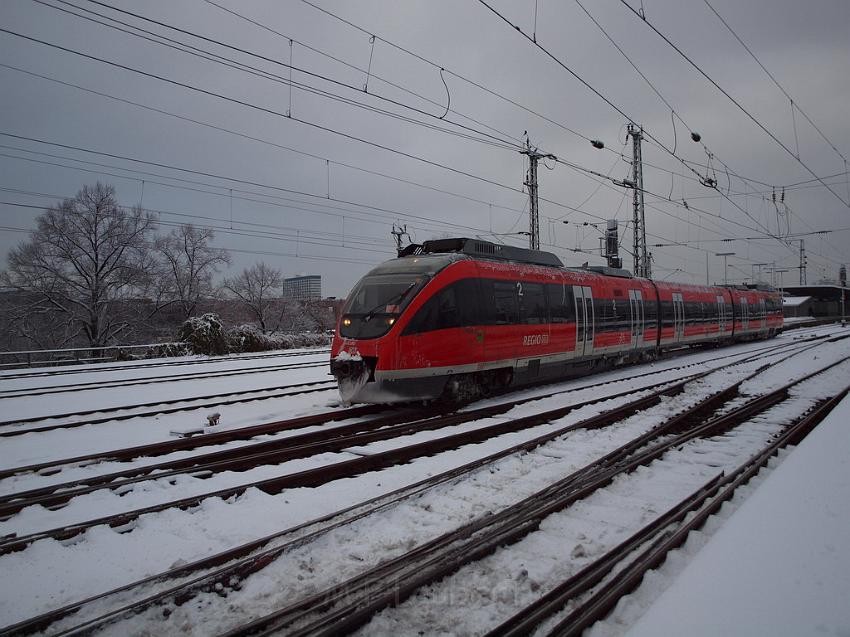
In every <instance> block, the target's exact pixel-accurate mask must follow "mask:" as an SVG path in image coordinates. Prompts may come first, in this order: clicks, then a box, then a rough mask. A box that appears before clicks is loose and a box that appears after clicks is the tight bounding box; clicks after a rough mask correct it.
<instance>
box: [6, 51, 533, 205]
mask: <svg viewBox="0 0 850 637" xmlns="http://www.w3.org/2000/svg"><path fill="white" fill-rule="evenodd" d="M0 68H6V69H10V70H13V71H17V72H19V73H24V74H26V75H30V76H32V77H36V78H39V79H42V80H46V81H49V82H54V83H56V84H60V85H62V86H66V87H69V88H74V89H77V90H80V91H84V92H86V93H90V94H93V95H97V96H99V97H104V98H107V99H110V100H114V101H117V102H121V103H124V104H128V105H131V106H135V107H138V108H142V109H145V110H148V111H151V112H154V113H158V114H161V115H167V116H169V117H173V118H175V119H178V120H182V121H186V122H189V123H192V124H196V125H199V126H204V127H207V128H210V129H213V130H217V131H220V132H223V133H228V134H230V135H235V136H237V137H241V138H243V139H248V140H250V141H254V142H258V143H261V144H265V145H267V146H271V147H273V148H278V149H281V150H286V151H289V152H291V153H296V154H299V155H303V156H305V157H310V158H313V159H316V160H321V161H322V162H328V163H330V164H331V165H334V166H340V167H343V168H348V169H350V170H355V171H358V172H362V173H365V174H369V175H374V176H377V177H382V178H384V179H390V180H392V181H396V182H399V183H404V184H408V185H411V186H416V187H418V188H423V189H426V190H431V191H433V192H438V193H441V194H445V195H450V196H452V197H456V198H458V199H463V200H466V201H471V202H475V203H480V204H482V205H486V206H493V207H496V208H502V209H505V210H510V211H513V212H517V210H516V209H515V208H510V207H508V206H503V205H501V204H497V203H494V202H491V201H485V200H483V199H477V198H475V197H470V196H469V195H464V194H461V193H457V192H452V191H450V190H446V189H443V188H437V187H436V186H430V185H427V184H422V183H419V182H416V181H412V180H410V179H404V178H401V177H397V176H394V175H389V174H387V173H382V172H379V171H376V170H370V169H368V168H363V167H362V166H357V165H354V164H350V163H346V162H342V161H337V160H335V159H330V158H328V157H324V156H321V155H316V154H314V153H309V152H307V151H303V150H299V149H297V148H292V147H291V146H286V145H283V144H278V143H276V142H272V141H269V140H268V139H264V138H261V137H255V136H252V135H248V134H246V133H242V132H239V131H235V130H233V129H230V128H226V127H223V126H218V125H216V124H211V123H209V122H205V121H203V120H199V119H194V118H191V117H186V116H184V115H179V114H177V113H173V112H171V111H167V110H164V109H161V108H156V107H153V106H149V105H147V104H143V103H141V102H136V101H133V100H129V99H126V98H123V97H118V96H116V95H112V94H109V93H105V92H102V91H97V90H94V89H91V88H87V87H84V86H81V85H79V84H74V83H72V82H66V81H64V80H60V79H58V78H55V77H50V76H47V75H42V74H40V73H34V72H32V71H28V70H26V69H22V68H19V67H16V66H12V65H9V64H3V63H2V62H0Z"/></svg>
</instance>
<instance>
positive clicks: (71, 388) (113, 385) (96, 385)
mask: <svg viewBox="0 0 850 637" xmlns="http://www.w3.org/2000/svg"><path fill="white" fill-rule="evenodd" d="M327 364H328V363H327V361H319V362H304V363H287V364H285V365H270V366H268V367H242V368H239V369H227V370H225V369H221V370H218V371H212V372H190V373H186V374H172V375H170V376H143V377H141V378H128V379H125V380H114V381H101V380H97V381H91V382H86V383H75V384H73V385H58V386H56V387H40V388H38V389H37V390H30V389H6V390H0V400H2V399H9V398H33V397H36V396H49V395H51V394H65V393H68V392H78V391H94V390H98V389H117V388H123V387H135V386H137V385H153V384H156V383H171V382H180V381H184V380H204V379H215V378H227V377H228V376H249V375H251V374H266V373H270V372H281V371H286V370H289V369H307V368H311V367H324V366H326V365H327Z"/></svg>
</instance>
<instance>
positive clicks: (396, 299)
mask: <svg viewBox="0 0 850 637" xmlns="http://www.w3.org/2000/svg"><path fill="white" fill-rule="evenodd" d="M417 283H418V281H413V282H412V283H411V284H410V285H408V286H407V287H406V288H405V289H404V290H402V291H401V292H399V293H398V294H396V295H394V296H391V297H390V298H388V299H387V300H386V301H381V302H380V303H378V305H376V306H375V307H373V308H372V309H371V310H369V311H368V312H366V314H364V315H363V322H364V323H368V322H369V321H370V320H371V319H372V317H373V316H375V314H376V313H377V312H378V310H380V309H381V308H382V307H386V306H388V305H393V304H396V305H399V304H401V302H402V301H403V300H404V297H406V296H407V295H408V293H409V292H410V291H411V290H412V289H413V288H415V287H416V284H417Z"/></svg>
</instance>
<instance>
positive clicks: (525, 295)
mask: <svg viewBox="0 0 850 637" xmlns="http://www.w3.org/2000/svg"><path fill="white" fill-rule="evenodd" d="M519 313H520V321H521V322H522V323H527V324H532V325H539V324H541V323H546V320H547V319H546V296H545V294H544V290H543V284H542V283H529V282H527V281H523V282H522V296H521V297H520V298H519Z"/></svg>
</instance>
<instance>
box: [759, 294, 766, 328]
mask: <svg viewBox="0 0 850 637" xmlns="http://www.w3.org/2000/svg"><path fill="white" fill-rule="evenodd" d="M759 316H760V318H761V329H763V330H766V329H767V307H766V306H765V303H764V299H760V300H759Z"/></svg>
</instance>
